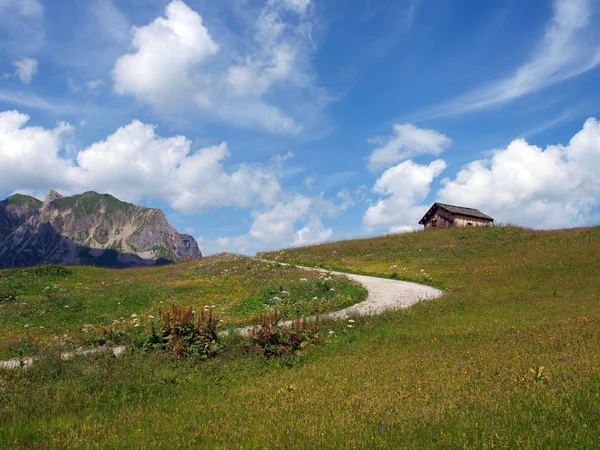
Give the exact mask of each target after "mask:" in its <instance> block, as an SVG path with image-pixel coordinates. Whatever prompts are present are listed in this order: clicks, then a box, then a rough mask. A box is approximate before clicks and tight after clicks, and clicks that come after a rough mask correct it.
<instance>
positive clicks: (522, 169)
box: [438, 118, 600, 228]
mask: <svg viewBox="0 0 600 450" xmlns="http://www.w3.org/2000/svg"><path fill="white" fill-rule="evenodd" d="M599 173H600V123H599V122H598V121H597V120H596V119H593V118H590V119H588V120H587V121H586V122H585V124H584V126H583V129H582V130H581V131H580V132H578V133H577V134H576V135H575V136H574V137H573V138H572V139H571V141H570V142H569V145H566V146H562V145H550V146H548V147H547V148H546V149H542V148H540V147H537V146H534V145H531V144H529V143H528V142H527V141H525V140H524V139H517V140H515V141H513V142H511V143H510V145H508V147H506V148H505V149H500V150H496V151H494V152H493V155H492V156H491V158H489V159H485V160H477V161H473V162H472V163H470V164H468V165H467V166H466V167H465V168H463V169H462V170H461V171H460V172H458V174H457V175H456V177H455V179H453V180H451V181H446V183H445V186H443V187H442V188H441V189H440V190H439V192H438V198H439V199H440V200H442V201H445V202H449V203H458V204H464V205H468V206H472V207H475V208H480V209H481V210H482V211H484V212H486V213H487V214H490V215H492V217H494V218H495V219H496V220H499V221H501V222H512V223H517V224H521V225H528V226H533V227H537V228H557V227H565V226H575V225H585V224H589V223H590V219H591V218H592V217H593V216H592V215H593V214H594V213H593V211H594V209H595V208H597V207H598V206H599V205H600V177H598V174H599Z"/></svg>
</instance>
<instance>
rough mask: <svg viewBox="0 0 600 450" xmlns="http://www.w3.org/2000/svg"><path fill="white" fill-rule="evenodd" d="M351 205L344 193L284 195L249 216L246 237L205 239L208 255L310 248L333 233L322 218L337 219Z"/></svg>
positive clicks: (346, 193) (349, 199)
mask: <svg viewBox="0 0 600 450" xmlns="http://www.w3.org/2000/svg"><path fill="white" fill-rule="evenodd" d="M353 204H354V202H353V201H352V199H351V198H350V194H349V193H348V192H347V191H341V192H340V193H339V194H338V196H337V201H336V199H327V198H324V197H323V194H320V195H317V196H314V197H308V196H304V195H300V194H286V195H282V196H281V198H280V199H279V200H278V201H277V202H276V203H275V204H274V205H272V206H270V207H266V208H262V209H256V210H254V211H253V212H252V218H253V221H252V225H251V226H250V230H249V231H248V233H247V234H242V235H239V236H229V237H219V238H217V239H215V240H212V241H208V240H206V239H204V240H203V241H204V242H205V244H204V248H205V249H208V250H207V252H208V253H207V254H214V253H219V252H222V251H234V252H239V253H253V252H256V251H259V250H260V251H263V250H273V249H277V248H283V247H289V246H300V245H311V244H317V243H319V242H324V241H327V240H328V239H329V238H330V237H331V236H332V235H333V229H332V228H330V227H326V226H325V224H324V223H323V219H324V218H325V217H329V218H332V217H337V216H338V215H339V214H341V213H342V212H344V211H346V210H347V209H348V207H350V206H351V205H353Z"/></svg>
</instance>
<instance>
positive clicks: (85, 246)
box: [0, 191, 202, 267]
mask: <svg viewBox="0 0 600 450" xmlns="http://www.w3.org/2000/svg"><path fill="white" fill-rule="evenodd" d="M201 257H202V254H201V253H200V250H199V249H198V244H197V243H196V241H195V240H194V238H193V237H191V236H189V235H187V234H180V233H178V232H177V231H176V230H175V228H173V227H172V226H171V225H170V224H169V222H168V221H167V218H166V216H165V215H164V213H163V212H162V211H161V210H160V209H154V208H145V207H142V206H136V205H133V204H131V203H126V202H122V201H120V200H118V199H117V198H115V197H113V196H112V195H108V194H98V193H96V192H86V193H84V194H81V195H73V196H71V197H63V196H62V195H60V194H59V193H58V192H56V191H50V193H49V194H48V196H47V197H46V200H45V201H44V202H41V201H40V200H38V199H36V198H34V197H30V196H27V195H22V194H15V195H13V196H11V197H8V198H7V199H5V200H3V201H0V267H21V266H33V265H38V264H91V265H98V266H105V267H127V266H137V265H144V264H148V265H149V264H157V263H167V262H173V261H180V260H185V259H193V258H201Z"/></svg>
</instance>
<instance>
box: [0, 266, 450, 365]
mask: <svg viewBox="0 0 600 450" xmlns="http://www.w3.org/2000/svg"><path fill="white" fill-rule="evenodd" d="M255 259H256V260H257V261H262V262H264V263H267V264H280V265H282V266H293V264H285V263H280V262H277V261H270V260H267V259H260V258H255ZM294 267H297V268H299V269H303V270H314V271H317V272H323V273H327V274H332V275H342V276H346V277H348V278H349V279H351V280H354V281H357V282H359V283H360V284H362V285H363V286H364V287H365V288H366V289H367V291H368V292H369V294H368V296H367V298H366V299H365V300H364V301H362V302H360V303H357V304H355V305H352V306H350V307H348V308H345V309H341V310H339V311H335V312H331V313H327V314H322V315H321V318H322V319H339V318H345V317H350V316H369V315H373V314H381V313H383V312H385V311H391V310H395V309H401V308H408V307H409V306H411V305H414V304H415V303H417V302H419V301H421V300H430V299H434V298H438V297H440V296H441V295H442V294H443V293H444V292H443V291H441V290H439V289H436V288H432V287H430V286H424V285H422V284H417V283H410V282H408V281H399V280H391V279H387V278H377V277H370V276H367V275H355V274H352V273H344V272H336V271H333V270H326V269H320V268H316V267H302V266H294ZM291 323H292V322H291V321H287V322H282V325H286V326H289V325H290V324H291ZM252 328H253V327H252V326H249V327H243V328H238V329H237V330H235V331H236V332H237V333H239V334H241V335H248V334H250V331H251V330H252ZM227 333H228V332H227V331H222V332H221V333H219V334H220V335H226V334H227ZM101 351H109V352H112V353H113V354H114V355H115V356H118V355H120V354H121V353H123V352H124V351H125V347H114V348H96V349H87V350H83V349H81V350H77V351H74V352H70V353H63V354H62V355H61V358H62V359H65V360H66V359H71V358H73V357H74V356H76V355H89V354H91V353H97V352H101ZM37 360H38V358H37V357H29V358H24V359H21V360H18V359H11V360H8V361H0V368H2V369H16V368H17V367H22V366H25V367H27V366H30V365H32V364H33V363H34V362H35V361H37Z"/></svg>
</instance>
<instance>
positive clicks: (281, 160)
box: [269, 152, 296, 167]
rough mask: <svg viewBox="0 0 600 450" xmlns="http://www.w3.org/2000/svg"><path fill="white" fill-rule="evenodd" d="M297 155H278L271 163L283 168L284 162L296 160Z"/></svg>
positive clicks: (289, 153)
mask: <svg viewBox="0 0 600 450" xmlns="http://www.w3.org/2000/svg"><path fill="white" fill-rule="evenodd" d="M295 156H296V155H294V153H293V152H287V153H277V154H276V155H275V156H273V157H272V158H271V159H270V160H269V161H273V163H274V164H275V165H276V166H278V167H279V166H281V165H282V164H283V163H284V162H286V161H288V160H290V159H294V157H295Z"/></svg>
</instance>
